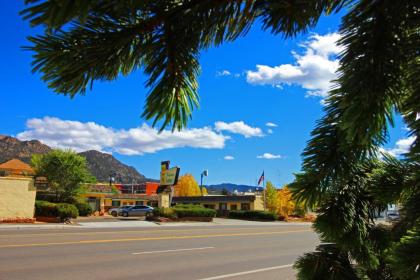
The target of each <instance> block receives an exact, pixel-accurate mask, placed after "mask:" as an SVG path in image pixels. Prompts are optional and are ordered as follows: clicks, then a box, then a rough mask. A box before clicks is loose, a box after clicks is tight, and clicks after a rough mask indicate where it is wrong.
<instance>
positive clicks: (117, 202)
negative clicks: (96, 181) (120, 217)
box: [112, 200, 121, 207]
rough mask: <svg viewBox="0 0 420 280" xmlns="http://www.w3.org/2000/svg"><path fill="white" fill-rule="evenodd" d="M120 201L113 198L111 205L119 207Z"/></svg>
mask: <svg viewBox="0 0 420 280" xmlns="http://www.w3.org/2000/svg"><path fill="white" fill-rule="evenodd" d="M120 205H121V201H119V200H113V201H112V207H120Z"/></svg>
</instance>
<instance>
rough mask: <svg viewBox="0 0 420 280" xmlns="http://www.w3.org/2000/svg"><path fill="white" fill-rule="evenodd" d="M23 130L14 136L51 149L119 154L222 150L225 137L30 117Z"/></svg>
mask: <svg viewBox="0 0 420 280" xmlns="http://www.w3.org/2000/svg"><path fill="white" fill-rule="evenodd" d="M26 126H27V130H26V131H24V132H21V133H19V134H18V135H17V138H19V139H21V140H30V139H38V140H40V141H42V142H43V143H45V144H47V145H49V146H51V147H54V148H70V149H73V150H75V151H86V150H92V149H94V150H98V151H107V152H109V151H111V152H117V153H120V154H123V155H142V154H145V153H154V152H157V151H160V150H164V149H172V148H180V147H193V148H204V149H222V148H224V146H225V142H226V140H227V139H229V137H228V136H224V135H223V134H221V133H217V132H215V131H214V130H212V128H210V127H203V128H192V129H185V130H183V131H180V132H178V131H175V132H173V133H172V132H171V131H169V130H164V131H162V132H161V133H158V131H157V130H156V129H154V128H152V127H150V126H148V125H147V124H143V125H142V126H140V127H136V128H131V129H127V130H125V129H114V128H111V127H105V126H102V125H99V124H96V123H94V122H79V121H70V120H61V119H59V118H54V117H44V118H42V119H38V118H34V119H29V120H28V121H27V122H26Z"/></svg>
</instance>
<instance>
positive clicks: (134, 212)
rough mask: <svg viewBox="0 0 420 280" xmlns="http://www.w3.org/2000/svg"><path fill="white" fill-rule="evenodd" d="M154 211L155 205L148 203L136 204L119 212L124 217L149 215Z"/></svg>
mask: <svg viewBox="0 0 420 280" xmlns="http://www.w3.org/2000/svg"><path fill="white" fill-rule="evenodd" d="M152 212H153V207H151V206H146V205H136V206H132V207H129V208H126V209H122V210H121V212H120V213H119V214H120V215H121V216H123V217H135V216H148V215H150V214H151V213H152Z"/></svg>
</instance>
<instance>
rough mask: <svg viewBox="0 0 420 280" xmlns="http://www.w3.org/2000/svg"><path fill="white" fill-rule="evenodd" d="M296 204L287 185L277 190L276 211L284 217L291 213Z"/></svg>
mask: <svg viewBox="0 0 420 280" xmlns="http://www.w3.org/2000/svg"><path fill="white" fill-rule="evenodd" d="M295 207H296V204H295V202H294V201H293V199H292V193H291V192H290V191H289V188H288V187H287V186H284V187H283V188H282V189H280V190H278V191H277V213H278V214H279V215H280V216H283V217H285V218H287V217H289V215H291V214H293V212H294V211H295Z"/></svg>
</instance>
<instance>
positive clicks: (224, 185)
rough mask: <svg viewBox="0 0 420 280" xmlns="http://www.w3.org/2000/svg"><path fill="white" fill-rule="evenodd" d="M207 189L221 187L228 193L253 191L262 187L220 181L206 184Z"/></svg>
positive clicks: (213, 189) (220, 189)
mask: <svg viewBox="0 0 420 280" xmlns="http://www.w3.org/2000/svg"><path fill="white" fill-rule="evenodd" d="M206 189H207V191H209V192H210V191H214V192H218V191H222V190H223V189H225V190H227V191H228V192H230V193H233V192H234V191H238V192H249V191H251V192H255V191H257V190H262V187H257V186H249V185H236V184H232V183H221V184H216V185H208V186H206Z"/></svg>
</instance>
